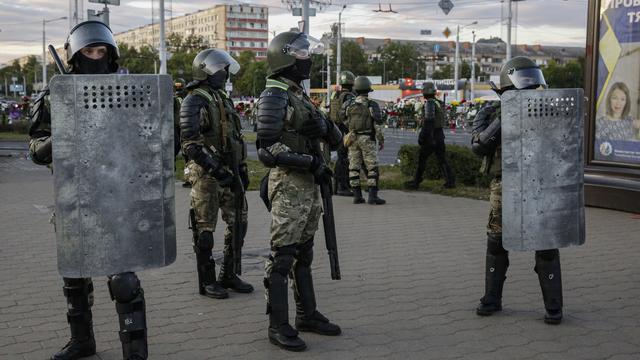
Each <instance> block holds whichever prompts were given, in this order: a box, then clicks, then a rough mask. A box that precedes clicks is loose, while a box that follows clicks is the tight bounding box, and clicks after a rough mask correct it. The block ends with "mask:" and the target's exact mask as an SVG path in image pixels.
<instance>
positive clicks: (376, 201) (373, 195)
mask: <svg viewBox="0 0 640 360" xmlns="http://www.w3.org/2000/svg"><path fill="white" fill-rule="evenodd" d="M367 203H369V204H371V205H384V204H386V203H387V201H386V200H383V199H381V198H379V197H378V187H377V186H370V187H369V199H368V200H367Z"/></svg>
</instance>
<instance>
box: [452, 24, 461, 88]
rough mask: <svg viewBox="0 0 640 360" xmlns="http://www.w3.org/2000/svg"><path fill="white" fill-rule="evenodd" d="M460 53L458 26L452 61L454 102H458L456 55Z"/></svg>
mask: <svg viewBox="0 0 640 360" xmlns="http://www.w3.org/2000/svg"><path fill="white" fill-rule="evenodd" d="M459 53H460V25H458V30H457V31H456V55H455V59H454V61H453V64H454V65H453V91H454V92H455V94H456V100H458V54H459Z"/></svg>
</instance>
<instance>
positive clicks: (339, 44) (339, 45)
mask: <svg viewBox="0 0 640 360" xmlns="http://www.w3.org/2000/svg"><path fill="white" fill-rule="evenodd" d="M346 8H347V5H342V10H340V12H339V13H338V42H337V44H336V84H339V83H340V71H342V12H343V11H344V9H346Z"/></svg>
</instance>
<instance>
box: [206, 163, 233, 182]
mask: <svg viewBox="0 0 640 360" xmlns="http://www.w3.org/2000/svg"><path fill="white" fill-rule="evenodd" d="M209 174H211V176H213V177H214V178H216V180H218V185H220V186H222V187H230V186H231V184H233V174H232V173H230V172H229V171H227V170H225V168H223V167H222V166H220V167H218V168H216V169H211V170H209Z"/></svg>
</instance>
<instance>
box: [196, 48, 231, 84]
mask: <svg viewBox="0 0 640 360" xmlns="http://www.w3.org/2000/svg"><path fill="white" fill-rule="evenodd" d="M220 70H224V73H221V71H220ZM238 71H240V64H238V62H237V61H236V60H235V59H234V58H233V57H231V55H229V53H227V52H226V51H224V50H221V49H206V50H202V51H200V52H199V53H198V55H196V57H195V59H193V67H192V72H193V79H194V80H199V81H202V80H208V79H207V78H211V77H216V78H220V79H216V80H218V81H217V82H219V81H220V80H223V81H222V84H223V85H224V83H225V82H226V81H227V78H228V75H230V74H233V75H235V74H237V73H238ZM219 72H220V74H218V73H219Z"/></svg>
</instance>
